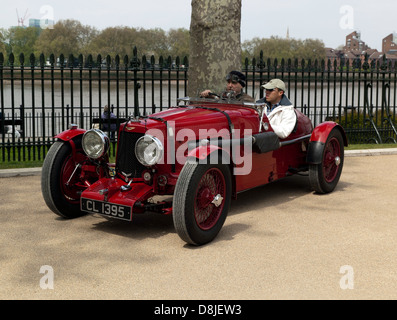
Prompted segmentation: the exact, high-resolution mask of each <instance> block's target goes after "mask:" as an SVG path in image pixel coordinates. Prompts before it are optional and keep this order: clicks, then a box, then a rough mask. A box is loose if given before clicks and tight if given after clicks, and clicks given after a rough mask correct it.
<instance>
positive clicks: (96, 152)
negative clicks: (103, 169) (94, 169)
mask: <svg viewBox="0 0 397 320" xmlns="http://www.w3.org/2000/svg"><path fill="white" fill-rule="evenodd" d="M82 145H83V150H84V152H85V153H86V155H87V156H89V157H90V158H92V159H98V158H100V157H102V156H103V155H104V154H105V153H106V152H108V150H109V147H110V141H109V138H108V136H107V135H106V134H105V133H104V132H102V131H101V130H98V129H92V130H88V131H87V132H86V133H84V135H83V141H82Z"/></svg>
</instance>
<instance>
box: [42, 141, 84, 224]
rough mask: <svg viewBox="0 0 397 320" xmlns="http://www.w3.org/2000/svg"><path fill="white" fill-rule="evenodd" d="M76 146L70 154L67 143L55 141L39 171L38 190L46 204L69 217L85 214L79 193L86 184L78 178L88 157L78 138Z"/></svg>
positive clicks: (57, 212) (59, 213) (62, 215)
mask: <svg viewBox="0 0 397 320" xmlns="http://www.w3.org/2000/svg"><path fill="white" fill-rule="evenodd" d="M75 145H76V147H77V150H76V152H75V155H73V153H72V148H71V146H70V144H69V143H68V142H64V141H56V142H55V143H54V144H53V145H52V146H51V148H50V150H49V151H48V153H47V155H46V158H45V160H44V163H43V168H42V174H41V191H42V194H43V198H44V200H45V202H46V204H47V206H48V207H49V208H50V209H51V210H52V211H53V212H54V213H56V214H57V215H59V216H61V217H63V218H68V219H71V218H77V217H80V216H83V215H85V214H86V213H84V212H82V211H81V210H80V195H81V192H82V191H83V190H84V189H85V188H86V187H87V186H85V185H84V184H83V182H82V181H81V180H80V179H79V177H80V173H81V164H82V163H84V161H86V160H87V156H86V155H85V154H84V152H83V150H82V149H81V137H79V138H77V140H76V141H75Z"/></svg>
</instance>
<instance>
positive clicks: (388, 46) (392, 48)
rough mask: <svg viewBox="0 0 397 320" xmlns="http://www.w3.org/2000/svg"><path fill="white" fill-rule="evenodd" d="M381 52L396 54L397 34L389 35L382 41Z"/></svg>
mask: <svg viewBox="0 0 397 320" xmlns="http://www.w3.org/2000/svg"><path fill="white" fill-rule="evenodd" d="M382 52H383V53H386V54H397V33H391V34H389V35H388V36H387V37H385V38H383V40H382Z"/></svg>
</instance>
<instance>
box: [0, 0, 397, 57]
mask: <svg viewBox="0 0 397 320" xmlns="http://www.w3.org/2000/svg"><path fill="white" fill-rule="evenodd" d="M1 1H2V3H3V5H2V6H1V8H2V9H1V11H0V28H5V29H8V28H9V27H11V26H16V25H18V16H19V18H24V17H26V20H25V25H29V19H51V20H54V21H55V23H56V22H57V21H59V20H65V19H74V20H78V21H80V22H81V23H82V24H83V25H88V26H91V27H95V28H97V29H98V30H102V29H105V28H107V27H117V26H125V27H135V28H139V27H141V28H145V29H152V28H161V29H163V30H165V31H168V30H170V29H177V28H186V29H189V28H190V18H191V0H112V1H109V0H106V1H105V0H95V1H92V0H91V1H88V0H85V1H84V0H83V1H81V0H79V1H77V0H67V1H59V0H57V1H52V0H13V1H8V0H7V1H6V0H1ZM396 12H397V1H396V0H377V1H370V0H328V1H324V0H316V1H315V0H300V1H297V0H278V1H269V0H242V18H241V41H242V42H243V41H245V40H251V39H253V38H256V37H258V38H269V37H271V36H277V37H280V38H284V37H286V35H287V31H289V36H290V38H294V39H299V40H304V39H309V38H310V39H319V40H322V41H323V42H324V44H325V46H326V47H330V48H337V47H339V46H341V45H344V44H345V39H346V36H347V35H348V34H350V33H351V32H353V31H358V32H360V33H361V40H363V41H364V42H365V43H366V44H367V45H368V46H369V47H371V48H373V49H377V50H379V51H381V50H382V39H383V38H385V37H386V36H388V35H389V34H391V33H394V32H397V19H396Z"/></svg>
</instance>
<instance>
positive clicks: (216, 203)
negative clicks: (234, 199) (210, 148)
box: [173, 161, 232, 245]
mask: <svg viewBox="0 0 397 320" xmlns="http://www.w3.org/2000/svg"><path fill="white" fill-rule="evenodd" d="M231 185H232V182H231V173H230V170H229V167H228V166H227V165H219V164H218V165H211V164H199V163H197V162H193V161H188V162H186V163H185V165H184V167H183V169H182V171H181V173H180V175H179V178H178V182H177V184H176V187H175V192H174V201H173V219H174V226H175V229H176V231H177V233H178V235H179V236H180V237H181V239H182V240H184V241H185V242H187V243H189V244H193V245H203V244H205V243H208V242H210V241H212V240H213V239H214V238H215V237H216V236H217V234H218V233H219V231H220V230H221V228H222V226H223V224H224V222H225V220H226V217H227V214H228V211H229V207H230V201H231V193H232V188H231Z"/></svg>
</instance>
